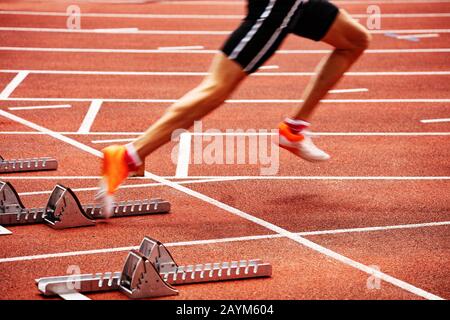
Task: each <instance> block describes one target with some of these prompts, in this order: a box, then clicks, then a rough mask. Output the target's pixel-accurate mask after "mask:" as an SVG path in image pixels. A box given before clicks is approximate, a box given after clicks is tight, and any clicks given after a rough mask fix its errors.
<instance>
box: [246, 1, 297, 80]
mask: <svg viewBox="0 0 450 320" xmlns="http://www.w3.org/2000/svg"><path fill="white" fill-rule="evenodd" d="M302 2H305V1H304V0H297V1H296V2H295V4H294V5H293V6H292V8H291V10H290V11H289V13H288V15H287V16H286V18H284V20H283V23H282V24H281V26H280V27H279V28H278V29H277V31H276V32H275V33H274V34H273V35H272V38H270V40H269V41H268V42H267V43H266V45H265V46H264V48H263V49H262V50H261V51H260V52H259V53H258V55H257V56H256V57H255V58H254V59H253V60H252V61H251V62H250V63H249V64H248V65H247V67H246V68H245V69H244V71H246V72H248V71H249V70H251V69H252V68H253V67H254V66H255V65H256V64H257V63H258V62H259V61H260V60H261V59H262V57H263V56H264V55H265V54H266V53H267V51H268V50H269V49H270V47H271V46H272V45H273V43H274V42H275V41H276V40H277V39H278V36H279V35H280V33H281V31H283V29H284V28H286V27H287V26H288V24H289V22H290V21H291V19H292V16H293V15H294V13H295V11H297V9H298V7H299V6H300V4H301V3H302Z"/></svg>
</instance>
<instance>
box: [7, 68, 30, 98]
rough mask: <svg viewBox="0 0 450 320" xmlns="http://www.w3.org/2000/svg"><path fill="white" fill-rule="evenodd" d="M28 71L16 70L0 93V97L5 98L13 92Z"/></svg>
mask: <svg viewBox="0 0 450 320" xmlns="http://www.w3.org/2000/svg"><path fill="white" fill-rule="evenodd" d="M28 74H29V72H28V71H27V70H21V71H18V72H17V75H16V76H15V77H14V78H13V79H12V80H11V82H10V83H9V84H8V85H7V86H6V87H5V88H4V89H3V91H2V92H1V93H0V99H7V98H9V96H10V95H11V94H12V93H13V91H14V90H16V88H17V87H18V86H19V85H20V83H21V82H22V81H23V80H24V79H25V78H26V77H27V75H28Z"/></svg>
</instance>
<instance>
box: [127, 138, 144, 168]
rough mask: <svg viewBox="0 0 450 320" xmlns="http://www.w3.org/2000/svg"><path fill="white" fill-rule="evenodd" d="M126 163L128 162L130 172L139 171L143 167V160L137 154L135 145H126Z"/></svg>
mask: <svg viewBox="0 0 450 320" xmlns="http://www.w3.org/2000/svg"><path fill="white" fill-rule="evenodd" d="M125 149H126V152H125V161H126V162H127V165H128V169H129V170H130V172H134V171H137V170H138V168H139V167H140V166H141V165H142V160H141V158H140V157H139V154H138V153H137V150H136V148H135V147H134V145H133V143H129V144H126V145H125Z"/></svg>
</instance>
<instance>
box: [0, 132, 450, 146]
mask: <svg viewBox="0 0 450 320" xmlns="http://www.w3.org/2000/svg"><path fill="white" fill-rule="evenodd" d="M57 133H59V134H62V135H67V136H139V135H142V134H143V133H144V132H100V131H98V132H95V131H94V132H92V131H91V132H86V133H78V132H73V131H66V132H57ZM191 134H192V135H197V133H191ZM263 134H264V133H242V134H241V135H249V136H251V135H263ZM312 134H313V135H315V136H324V137H327V136H329V137H346V136H348V137H427V136H430V137H434V136H448V135H450V132H439V131H435V132H433V131H432V132H428V131H427V132H314V133H312ZM0 135H19V136H20V135H25V136H26V135H45V133H42V132H36V131H0ZM201 135H238V134H237V133H236V134H234V133H214V134H212V133H208V132H204V133H202V134H201ZM267 135H272V133H267ZM134 140H135V138H133V139H131V138H130V139H125V138H124V139H110V140H93V141H91V142H92V143H99V144H100V143H114V142H130V141H134Z"/></svg>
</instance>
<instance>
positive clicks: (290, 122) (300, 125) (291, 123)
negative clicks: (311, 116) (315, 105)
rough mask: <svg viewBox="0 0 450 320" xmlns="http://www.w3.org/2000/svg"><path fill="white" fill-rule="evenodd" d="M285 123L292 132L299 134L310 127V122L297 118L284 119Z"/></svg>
mask: <svg viewBox="0 0 450 320" xmlns="http://www.w3.org/2000/svg"><path fill="white" fill-rule="evenodd" d="M284 123H286V124H287V126H288V127H289V129H290V130H291V132H292V133H295V134H299V133H300V132H302V131H303V130H304V129H306V128H308V127H309V125H310V124H309V122H306V121H303V120H296V119H291V118H286V119H284Z"/></svg>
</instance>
